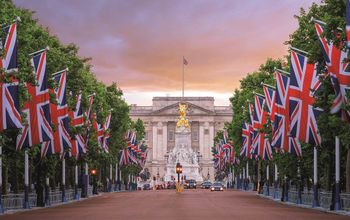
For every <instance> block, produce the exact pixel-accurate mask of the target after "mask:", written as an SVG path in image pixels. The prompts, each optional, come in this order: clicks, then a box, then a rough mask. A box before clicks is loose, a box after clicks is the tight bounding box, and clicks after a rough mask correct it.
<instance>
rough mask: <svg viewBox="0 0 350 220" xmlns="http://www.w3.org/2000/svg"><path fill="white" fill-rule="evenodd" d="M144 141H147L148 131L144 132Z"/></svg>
mask: <svg viewBox="0 0 350 220" xmlns="http://www.w3.org/2000/svg"><path fill="white" fill-rule="evenodd" d="M145 141H148V131H145Z"/></svg>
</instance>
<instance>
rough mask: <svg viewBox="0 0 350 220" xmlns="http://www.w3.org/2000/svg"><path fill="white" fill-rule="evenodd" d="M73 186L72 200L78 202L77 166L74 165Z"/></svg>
mask: <svg viewBox="0 0 350 220" xmlns="http://www.w3.org/2000/svg"><path fill="white" fill-rule="evenodd" d="M74 168H75V169H74V170H75V184H74V199H76V200H78V199H79V195H78V165H75V167H74Z"/></svg>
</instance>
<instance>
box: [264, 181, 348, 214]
mask: <svg viewBox="0 0 350 220" xmlns="http://www.w3.org/2000/svg"><path fill="white" fill-rule="evenodd" d="M269 190H270V194H269V196H268V197H271V198H273V199H275V200H280V199H281V192H282V189H281V188H277V189H275V188H274V187H270V188H269ZM266 192H267V188H266V186H264V187H263V195H267V193H266ZM313 196H314V193H313V190H309V189H307V188H304V189H303V190H302V192H301V201H302V204H303V205H308V206H312V201H313ZM318 198H319V201H320V207H321V208H324V209H327V210H330V206H331V204H332V193H331V192H327V191H319V195H318ZM297 200H298V191H297V188H296V187H295V186H291V187H290V188H289V190H288V202H291V203H295V204H297ZM340 204H341V207H342V210H345V211H350V194H348V193H341V194H340Z"/></svg>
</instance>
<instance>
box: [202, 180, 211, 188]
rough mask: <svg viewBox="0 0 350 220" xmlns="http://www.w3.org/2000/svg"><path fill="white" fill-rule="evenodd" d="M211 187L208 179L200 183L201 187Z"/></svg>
mask: <svg viewBox="0 0 350 220" xmlns="http://www.w3.org/2000/svg"><path fill="white" fill-rule="evenodd" d="M210 187H211V182H210V181H204V182H203V183H202V189H210Z"/></svg>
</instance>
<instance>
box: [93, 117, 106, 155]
mask: <svg viewBox="0 0 350 220" xmlns="http://www.w3.org/2000/svg"><path fill="white" fill-rule="evenodd" d="M91 118H92V127H93V128H94V130H95V132H96V135H97V142H98V146H99V147H100V148H101V149H102V145H103V136H104V128H103V126H102V125H101V124H99V123H98V122H97V118H96V113H95V112H94V113H92V116H91Z"/></svg>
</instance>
